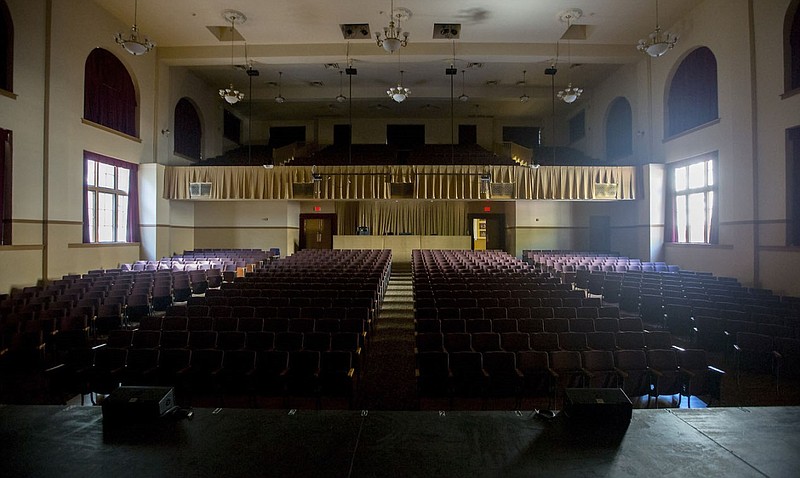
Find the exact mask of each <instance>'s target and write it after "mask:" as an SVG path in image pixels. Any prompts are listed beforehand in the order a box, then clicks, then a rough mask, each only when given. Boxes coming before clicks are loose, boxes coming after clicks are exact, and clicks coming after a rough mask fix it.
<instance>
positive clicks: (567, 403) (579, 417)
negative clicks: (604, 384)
mask: <svg viewBox="0 0 800 478" xmlns="http://www.w3.org/2000/svg"><path fill="white" fill-rule="evenodd" d="M563 413H564V415H565V416H566V417H567V418H568V419H569V421H570V422H572V423H575V424H581V425H594V424H597V425H602V426H619V427H620V428H627V426H628V425H629V424H630V421H631V416H632V415H633V404H632V403H631V400H630V398H628V395H626V394H625V392H624V391H623V390H622V389H621V388H568V389H566V390H565V398H564V410H563Z"/></svg>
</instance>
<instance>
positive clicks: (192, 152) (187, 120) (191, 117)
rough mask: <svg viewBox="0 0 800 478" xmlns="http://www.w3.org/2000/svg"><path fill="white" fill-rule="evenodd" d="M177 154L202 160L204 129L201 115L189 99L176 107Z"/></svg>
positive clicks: (185, 99)
mask: <svg viewBox="0 0 800 478" xmlns="http://www.w3.org/2000/svg"><path fill="white" fill-rule="evenodd" d="M174 128H175V154H180V155H181V156H186V157H187V158H191V159H194V160H197V161H199V160H201V159H202V156H201V148H202V144H203V141H202V140H203V127H202V125H201V123H200V115H198V114H197V109H196V108H195V107H194V105H193V104H192V102H191V101H190V100H189V99H188V98H181V99H180V100H178V104H177V105H175V127H174Z"/></svg>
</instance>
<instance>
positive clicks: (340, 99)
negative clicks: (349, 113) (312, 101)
mask: <svg viewBox="0 0 800 478" xmlns="http://www.w3.org/2000/svg"><path fill="white" fill-rule="evenodd" d="M342 73H344V72H343V71H342V70H339V95H338V96H337V97H336V102H337V103H344V102H345V101H347V97H346V96H345V95H343V94H342Z"/></svg>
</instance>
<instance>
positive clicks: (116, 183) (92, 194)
mask: <svg viewBox="0 0 800 478" xmlns="http://www.w3.org/2000/svg"><path fill="white" fill-rule="evenodd" d="M91 163H94V167H93V168H92V167H90V166H91ZM101 165H102V166H104V167H106V168H108V167H110V168H113V174H112V177H113V185H111V186H109V185H101V183H102V181H101V180H100V179H101V174H102V170H103V169H104V168H103V167H101ZM137 166H138V165H136V164H131V163H127V162H125V161H120V160H116V159H112V158H107V157H105V156H101V155H97V154H92V153H89V152H84V166H83V167H84V174H83V217H84V224H83V242H84V243H86V244H121V243H134V242H138V234H137V232H138V231H137V230H132V229H138V222H139V221H138V212H137V211H136V210H135V209H137V208H138V200H137V198H136V195H137V194H138V188H137V187H136V184H135V183H136V182H137V181H138V175H137ZM120 170H124V171H127V176H128V185H127V187H124V186H123V185H121V184H120V181H121V177H122V173H120ZM90 173H91V174H92V180H91V181H90ZM103 194H106V195H110V196H111V198H112V207H111V211H112V212H111V218H112V220H111V224H110V225H109V224H108V223H107V221H104V220H101V216H102V211H101V208H100V206H99V200H100V197H101V195H103ZM92 198H93V199H92ZM121 198H124V199H125V211H124V216H121V213H122V211H121V210H120V208H121V205H120V202H121ZM90 205H93V207H90ZM131 215H134V216H135V217H131ZM123 217H124V221H125V223H124V224H121V221H122V219H123ZM104 227H107V228H110V230H111V239H110V240H109V239H106V238H105V236H103V238H101V235H102V234H101V231H102V229H103V228H104Z"/></svg>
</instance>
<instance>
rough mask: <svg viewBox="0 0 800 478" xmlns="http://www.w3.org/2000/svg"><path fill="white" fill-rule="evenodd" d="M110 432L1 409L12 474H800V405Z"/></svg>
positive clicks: (6, 468) (191, 424) (243, 420)
mask: <svg viewBox="0 0 800 478" xmlns="http://www.w3.org/2000/svg"><path fill="white" fill-rule="evenodd" d="M194 412H195V413H194V418H193V419H192V420H173V419H158V420H156V421H154V422H150V423H139V424H133V425H125V426H113V427H112V426H110V425H107V426H105V427H104V423H103V416H102V410H101V408H100V407H75V406H68V407H64V406H49V405H47V406H28V405H21V406H17V405H5V406H0V458H2V459H0V475H2V476H9V477H10V476H13V477H22V476H48V477H50V476H53V477H55V476H58V477H61V476H76V477H87V476H113V477H115V478H121V477H129V476H130V477H142V476H147V477H157V476H163V477H180V476H192V477H203V476H208V477H219V476H226V477H227V476H281V477H287V476H297V477H313V476H320V477H350V476H353V477H428V476H429V477H436V478H443V477H483V476H498V477H523V476H524V477H530V476H548V477H552V476H614V477H616V476H631V477H637V476H642V477H645V476H646V477H652V476H658V475H669V476H705V477H712V476H714V477H717V476H730V477H732V476H736V477H740V476H774V477H779V476H787V477H789V476H798V475H797V473H798V470H800V407H752V408H707V409H690V410H689V409H661V410H656V409H650V410H638V409H637V410H633V418H632V420H631V422H630V425H629V426H628V427H627V429H625V428H621V429H615V428H613V427H611V428H609V427H594V426H589V425H586V424H581V423H572V422H573V421H574V419H569V418H564V417H563V416H557V417H556V418H553V419H546V418H542V417H540V416H537V415H535V414H534V413H532V412H530V411H522V412H514V411H494V412H488V411H487V412H446V413H443V412H436V411H430V412H383V411H381V412H369V411H309V410H297V411H294V410H255V409H196V410H194Z"/></svg>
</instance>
